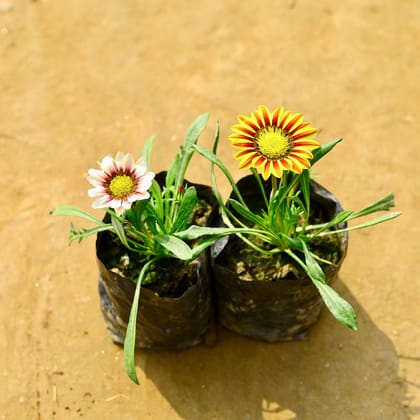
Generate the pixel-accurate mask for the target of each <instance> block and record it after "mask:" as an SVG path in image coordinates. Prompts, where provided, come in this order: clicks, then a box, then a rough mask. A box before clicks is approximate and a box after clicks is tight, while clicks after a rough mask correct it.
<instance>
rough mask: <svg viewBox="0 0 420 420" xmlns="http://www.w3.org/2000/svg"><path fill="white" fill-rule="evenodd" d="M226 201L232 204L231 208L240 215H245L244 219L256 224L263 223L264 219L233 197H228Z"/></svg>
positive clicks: (261, 224) (260, 224)
mask: <svg viewBox="0 0 420 420" xmlns="http://www.w3.org/2000/svg"><path fill="white" fill-rule="evenodd" d="M228 203H229V204H230V205H231V206H232V208H233V209H234V210H235V211H236V212H237V213H238V214H240V215H241V216H242V217H245V219H247V220H249V221H250V222H252V223H255V224H256V225H258V226H263V225H264V219H263V218H262V217H260V216H257V215H256V214H254V213H252V212H251V211H250V210H249V209H248V207H246V206H244V205H242V203H240V202H239V201H236V200H234V199H233V198H230V199H229V200H228Z"/></svg>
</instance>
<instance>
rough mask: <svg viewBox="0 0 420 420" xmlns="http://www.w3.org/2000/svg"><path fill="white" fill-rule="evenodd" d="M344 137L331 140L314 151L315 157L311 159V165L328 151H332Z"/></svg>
mask: <svg viewBox="0 0 420 420" xmlns="http://www.w3.org/2000/svg"><path fill="white" fill-rule="evenodd" d="M342 140H343V139H337V140H333V141H330V142H329V143H326V144H322V145H321V146H320V147H319V148H318V149H316V150H315V151H314V152H313V158H312V159H311V166H313V165H314V164H315V162H318V160H320V159H321V158H323V157H324V156H325V155H326V154H327V153H329V152H330V151H331V149H333V148H334V147H335V146H336V145H337V144H338V143H340V142H341V141H342Z"/></svg>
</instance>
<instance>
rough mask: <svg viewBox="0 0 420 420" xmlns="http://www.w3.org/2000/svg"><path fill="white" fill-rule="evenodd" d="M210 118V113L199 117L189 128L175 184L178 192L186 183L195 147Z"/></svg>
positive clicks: (182, 148)
mask: <svg viewBox="0 0 420 420" xmlns="http://www.w3.org/2000/svg"><path fill="white" fill-rule="evenodd" d="M209 118H210V114H209V113H208V112H207V113H205V114H202V115H200V116H198V117H197V118H196V119H195V120H194V121H193V123H192V124H191V125H190V126H189V127H188V129H187V132H186V133H185V146H184V147H181V161H180V165H179V170H178V173H177V176H176V180H175V184H174V185H175V189H176V190H178V188H179V187H180V186H181V185H182V183H183V182H184V177H185V172H186V171H187V167H188V165H189V163H190V160H191V157H192V155H193V153H194V148H193V147H194V145H195V144H196V143H197V141H198V138H199V137H200V134H201V133H202V131H203V130H204V127H205V126H206V124H207V121H208V120H209Z"/></svg>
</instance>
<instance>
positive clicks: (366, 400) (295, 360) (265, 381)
mask: <svg viewBox="0 0 420 420" xmlns="http://www.w3.org/2000/svg"><path fill="white" fill-rule="evenodd" d="M336 289H337V290H338V291H339V293H341V294H342V295H343V296H344V297H345V298H346V299H348V300H349V301H350V302H352V303H353V304H354V306H355V309H356V311H357V313H358V318H359V330H358V331H357V332H352V331H350V330H348V329H346V328H345V327H342V326H341V325H340V324H338V323H337V322H336V321H335V320H334V319H333V318H332V317H331V316H330V314H329V313H328V312H327V310H324V311H323V314H322V316H321V319H320V322H319V323H318V324H317V325H315V326H314V327H313V328H312V330H311V331H310V332H309V334H308V337H307V338H306V340H303V341H299V342H288V343H278V344H269V343H261V342H257V341H254V340H250V339H247V338H243V337H240V336H237V335H235V334H233V333H230V332H228V331H226V330H224V329H223V328H221V327H218V328H217V340H216V344H215V345H214V346H213V347H206V346H200V347H197V348H193V349H190V350H187V351H183V352H166V351H165V352H151V351H144V352H141V353H140V354H139V355H138V356H137V357H138V358H137V362H138V364H139V365H141V366H143V369H144V372H145V374H146V375H147V376H148V377H149V378H150V379H151V380H152V381H153V382H154V383H155V385H156V387H157V388H158V389H159V390H160V392H161V393H162V395H163V396H164V397H165V398H166V399H167V400H168V402H169V403H170V404H171V406H172V407H173V408H174V409H175V410H176V412H177V413H178V415H179V416H180V417H181V418H183V419H199V418H200V419H203V418H229V419H253V420H254V419H263V418H264V419H269V418H275V419H306V418H307V419H309V418H310V419H318V418H319V419H321V418H322V419H332V418H335V419H337V418H368V419H383V418H408V417H407V415H406V413H405V411H404V408H403V406H404V402H405V398H406V397H405V389H404V384H403V382H402V381H401V380H400V379H399V377H398V367H399V363H398V357H397V354H396V352H395V348H394V345H393V343H392V342H391V340H390V339H389V338H388V337H387V336H386V335H385V334H384V333H383V332H381V331H380V330H379V329H378V328H377V327H376V325H375V324H374V323H373V322H372V320H371V319H370V318H369V316H368V315H367V313H366V312H365V311H364V310H363V308H362V307H361V306H360V305H359V304H358V303H357V301H356V300H355V298H354V296H352V295H351V293H350V292H349V290H348V289H347V288H345V286H344V285H343V284H342V283H341V282H340V281H339V282H337V284H336Z"/></svg>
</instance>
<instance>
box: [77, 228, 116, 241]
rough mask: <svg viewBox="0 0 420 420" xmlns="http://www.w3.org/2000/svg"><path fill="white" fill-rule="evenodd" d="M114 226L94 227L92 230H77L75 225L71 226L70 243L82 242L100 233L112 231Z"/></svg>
mask: <svg viewBox="0 0 420 420" xmlns="http://www.w3.org/2000/svg"><path fill="white" fill-rule="evenodd" d="M111 229H112V225H108V224H105V223H104V224H102V225H98V226H94V227H92V228H89V229H86V228H83V229H81V230H77V229H76V228H75V227H74V225H73V224H71V225H70V243H72V242H73V241H76V240H77V242H79V243H80V242H81V241H82V239H83V238H87V237H88V236H91V235H95V234H97V233H98V232H103V231H105V230H111Z"/></svg>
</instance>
